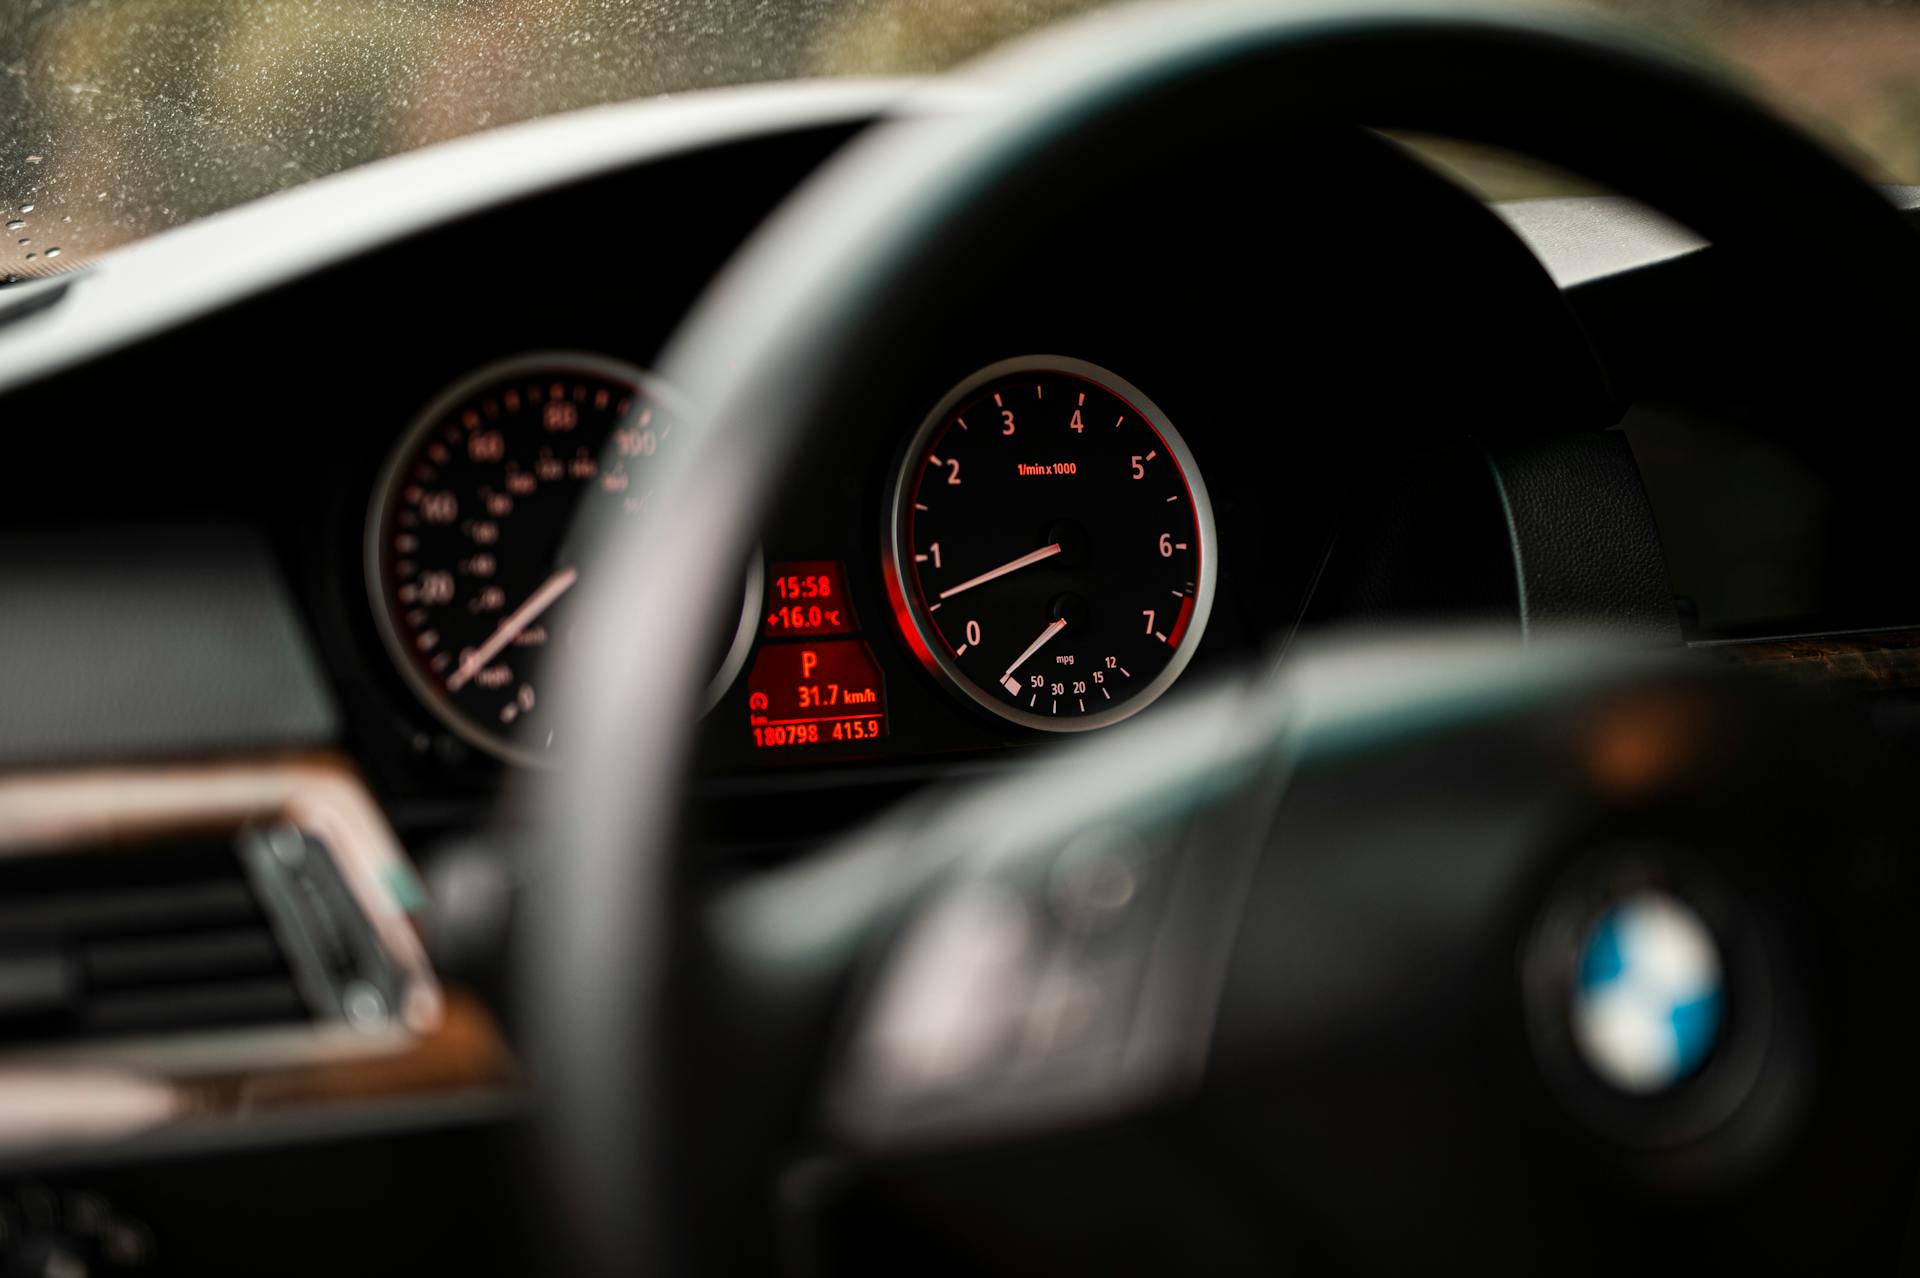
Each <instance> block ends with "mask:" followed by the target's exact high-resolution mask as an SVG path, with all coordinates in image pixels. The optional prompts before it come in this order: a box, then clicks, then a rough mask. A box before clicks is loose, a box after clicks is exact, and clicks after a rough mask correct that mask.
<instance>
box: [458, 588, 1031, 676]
mask: <svg viewBox="0 0 1920 1278" xmlns="http://www.w3.org/2000/svg"><path fill="white" fill-rule="evenodd" d="M578 580H580V570H579V569H578V568H562V569H561V570H560V571H559V572H556V573H555V574H553V576H551V577H549V578H547V580H546V581H545V583H543V584H542V585H541V587H540V589H538V590H536V591H534V592H533V593H532V594H530V595H528V596H527V601H526V602H525V603H523V604H521V605H520V606H519V607H518V608H515V609H514V610H513V615H512V616H510V617H508V618H507V619H506V620H505V621H503V622H501V623H500V627H499V629H497V630H495V631H494V632H493V633H492V634H490V635H488V636H487V641H486V642H485V643H483V644H481V645H480V646H479V647H478V648H475V649H474V650H473V651H472V652H470V653H468V654H467V656H466V660H464V661H462V662H461V663H460V666H459V669H457V670H455V671H454V672H453V673H452V674H451V675H448V676H447V691H448V692H458V691H460V689H462V688H464V687H466V686H467V681H468V680H470V679H472V678H473V677H474V676H475V675H477V674H479V673H480V672H481V671H482V670H485V669H486V668H487V664H488V663H489V662H491V661H492V660H493V659H494V658H495V657H497V656H499V655H500V651H501V649H503V648H505V647H506V646H507V645H508V644H510V643H512V642H513V641H514V640H515V639H516V638H518V637H519V634H520V632H521V631H522V630H525V629H526V628H527V627H528V626H530V625H532V624H533V623H534V620H535V619H536V618H537V617H539V615H540V614H541V613H543V612H545V611H546V610H547V609H549V608H551V607H553V601H554V600H556V599H558V598H559V597H560V596H561V595H564V594H566V593H567V591H568V590H569V589H571V588H572V586H573V583H574V582H576V581H578ZM1021 660H1023V661H1024V660H1025V658H1024V657H1023V658H1021Z"/></svg>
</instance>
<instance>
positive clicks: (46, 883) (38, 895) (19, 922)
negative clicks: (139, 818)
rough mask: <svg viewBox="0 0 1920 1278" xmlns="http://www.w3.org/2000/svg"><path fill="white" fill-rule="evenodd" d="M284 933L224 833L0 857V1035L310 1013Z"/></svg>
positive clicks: (3, 1041)
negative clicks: (290, 959)
mask: <svg viewBox="0 0 1920 1278" xmlns="http://www.w3.org/2000/svg"><path fill="white" fill-rule="evenodd" d="M280 935H281V929H280V927H279V926H278V925H277V921H276V920H275V919H274V918H273V917H272V916H271V914H270V913H269V910H268V908H267V905H266V903H265V901H264V900H263V892H262V890H261V886H260V885H259V884H258V883H257V879H256V876H254V875H251V874H250V873H249V871H248V869H247V867H246V865H245V864H244V863H243V860H242V855H241V851H240V847H239V845H238V844H237V843H236V842H235V839H234V837H233V835H232V834H231V833H227V834H223V835H210V836H207V837H201V838H181V839H172V840H168V841H165V842H154V843H140V844H138V845H135V846H132V847H129V848H125V849H101V850H91V849H90V850H81V851H71V850H70V851H64V852H62V853H60V854H58V855H33V854H27V855H12V856H7V857H0V1045H4V1046H8V1047H11V1046H16V1045H24V1044H29V1043H31V1044H40V1043H46V1042H76V1041H77V1042H86V1041H93V1040H100V1039H114V1038H127V1037H140V1038H146V1037H152V1036H167V1035H175V1034H185V1033H193V1032H197V1031H212V1030H229V1029H237V1028H252V1027H266V1026H278V1025H288V1024H298V1023H302V1022H307V1021H310V1020H311V1019H312V1018H313V1011H312V1009H311V1007H310V1004H309V1000H308V999H307V997H306V996H305V995H304V994H303V991H302V987H301V982H300V980H299V979H297V977H296V974H295V971H294V968H293V967H292V965H291V964H290V963H289V962H288V959H287V956H286V950H285V947H284V945H283V943H282V941H281V939H280Z"/></svg>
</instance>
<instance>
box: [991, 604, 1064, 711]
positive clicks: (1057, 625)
mask: <svg viewBox="0 0 1920 1278" xmlns="http://www.w3.org/2000/svg"><path fill="white" fill-rule="evenodd" d="M1066 628H1067V619H1066V618H1065V617H1062V618H1060V620H1058V621H1056V622H1054V623H1053V624H1052V625H1050V626H1048V627H1047V628H1046V629H1045V630H1042V631H1041V632H1040V637H1039V638H1038V639H1035V640H1034V641H1033V642H1032V643H1030V644H1028V645H1027V650H1026V651H1025V652H1023V653H1021V654H1020V655H1019V656H1017V657H1015V658H1014V659H1013V664H1012V665H1010V666H1008V667H1007V668H1006V671H1005V673H1003V674H1002V675H1001V676H1000V682H1001V683H1002V684H1004V685H1007V687H1008V689H1009V690H1010V691H1013V692H1018V691H1019V690H1020V685H1019V684H1018V683H1017V682H1015V680H1014V677H1013V672H1014V671H1016V670H1018V669H1019V668H1020V667H1021V666H1024V665H1026V664H1027V658H1028V657H1031V656H1032V655H1033V654H1034V653H1036V652H1038V651H1040V650H1041V649H1042V648H1044V647H1046V646H1047V640H1049V639H1051V638H1053V637H1054V636H1055V635H1057V634H1059V633H1060V632H1061V631H1062V630H1065V629H1066Z"/></svg>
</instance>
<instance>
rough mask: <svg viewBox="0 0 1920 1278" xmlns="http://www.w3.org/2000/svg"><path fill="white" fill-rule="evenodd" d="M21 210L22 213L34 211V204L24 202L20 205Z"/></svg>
mask: <svg viewBox="0 0 1920 1278" xmlns="http://www.w3.org/2000/svg"><path fill="white" fill-rule="evenodd" d="M20 211H21V212H22V213H31V212H33V205H31V204H22V205H21V206H20Z"/></svg>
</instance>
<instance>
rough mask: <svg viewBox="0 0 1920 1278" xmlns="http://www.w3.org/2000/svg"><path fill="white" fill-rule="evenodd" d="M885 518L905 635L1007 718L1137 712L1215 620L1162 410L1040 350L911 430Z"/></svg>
mask: <svg viewBox="0 0 1920 1278" xmlns="http://www.w3.org/2000/svg"><path fill="white" fill-rule="evenodd" d="M892 518H893V529H892V537H891V541H890V547H889V548H890V551H891V559H892V561H893V563H892V581H891V583H890V584H891V585H892V586H893V588H894V589H895V591H896V593H897V596H898V602H899V603H900V604H901V605H902V609H903V612H904V618H903V619H904V622H905V624H906V627H907V630H908V639H909V640H910V641H911V642H912V643H913V646H914V648H915V650H916V651H917V652H918V653H919V654H920V656H921V658H922V660H923V661H925V662H926V663H927V664H928V665H929V667H930V668H932V669H933V670H934V671H935V672H936V673H937V674H939V675H941V676H942V677H943V678H944V679H946V680H947V681H948V682H949V683H951V684H952V685H953V686H954V687H955V688H956V689H957V690H958V691H960V692H961V693H963V694H964V695H965V696H967V697H969V698H971V699H972V700H974V701H975V702H977V703H979V704H980V705H983V706H985V707H987V708H988V709H990V710H992V711H993V712H994V713H996V714H998V715H1000V716H1002V717H1004V718H1006V719H1010V720H1013V721H1014V722H1017V723H1023V724H1027V725H1029V726H1032V727H1037V728H1043V729H1052V730H1055V731H1071V730H1074V729H1080V728H1090V727H1097V726H1099V725H1101V724H1105V723H1111V722H1113V721H1114V720H1117V719H1121V718H1124V717H1126V716H1127V715H1129V714H1131V713H1133V712H1134V711H1136V710H1139V709H1141V708H1142V707H1144V706H1145V705H1146V704H1147V703H1148V702H1150V701H1152V700H1153V699H1154V698H1155V697H1157V696H1159V695H1160V693H1162V692H1164V691H1165V690H1166V689H1167V687H1168V686H1169V685H1171V684H1172V682H1173V681H1174V679H1175V678H1177V677H1178V675H1179V673H1180V671H1181V670H1182V669H1183V668H1184V667H1185V666H1186V663H1187V661H1188V659H1189V658H1190V657H1191V655H1192V653H1193V649H1194V647H1195V645H1196V644H1197V643H1198V641H1199V638H1200V633H1201V630H1202V629H1203V627H1204V626H1205V625H1206V620H1207V613H1208V611H1209V608H1210V606H1211V604H1212V601H1213V574H1214V564H1215V551H1214V544H1213V542H1214V532H1213V514H1212V510H1211V508H1210V506H1209V505H1208V502H1207V495H1206V488H1205V486H1204V485H1203V484H1202V482H1201V479H1200V475H1199V473H1198V471H1197V470H1196V469H1195V467H1194V463H1193V458H1192V456H1191V454H1189V453H1188V451H1187V447H1186V443H1185V441H1183V440H1182V439H1181V438H1180V436H1179V434H1178V433H1177V432H1176V431H1175V430H1174V429H1173V427H1172V425H1171V424H1170V423H1169V422H1168V421H1167V419H1166V415H1165V414H1164V413H1162V412H1161V411H1160V410H1159V409H1158V408H1156V407H1155V406H1154V405H1153V404H1152V402H1150V401H1149V400H1148V399H1147V398H1146V397H1145V396H1144V395H1143V394H1141V393H1140V392H1139V391H1138V390H1136V389H1134V388H1133V387H1132V386H1130V385H1128V384H1127V383H1126V382H1124V381H1122V380H1121V379H1120V378H1118V377H1116V376H1115V375H1114V374H1112V373H1110V372H1107V371H1106V370H1105V369H1101V368H1097V367H1095V366H1093V365H1090V364H1086V363H1083V362H1081V361H1078V360H1072V359H1066V358H1063V357H1058V356H1033V357H1026V358H1022V359H1017V360H1009V361H1006V362H1003V363H1000V364H995V365H993V366H992V367H990V368H987V369H983V370H982V371H981V372H979V373H977V374H975V375H974V376H973V377H971V378H969V379H968V380H967V381H965V382H964V383H962V384H961V385H960V386H959V387H958V388H956V389H955V390H954V391H953V392H952V393H951V394H949V395H948V396H947V398H946V399H945V400H944V401H942V403H941V405H940V406H939V407H938V408H937V409H935V410H934V412H933V414H932V415H931V416H930V417H929V418H928V419H927V421H926V423H925V424H924V425H923V426H922V427H921V428H920V431H919V433H918V435H916V436H915V438H914V441H913V444H912V446H911V447H910V448H909V450H908V454H907V458H906V462H905V464H904V466H903V467H902V470H901V474H900V477H899V479H898V481H897V483H896V486H895V492H894V497H893V509H892Z"/></svg>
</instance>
